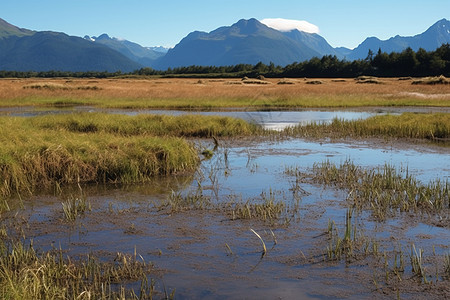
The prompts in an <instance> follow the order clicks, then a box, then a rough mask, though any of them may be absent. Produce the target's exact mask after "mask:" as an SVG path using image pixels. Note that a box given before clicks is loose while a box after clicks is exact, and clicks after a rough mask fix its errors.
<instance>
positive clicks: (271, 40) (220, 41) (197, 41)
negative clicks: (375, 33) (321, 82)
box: [155, 19, 320, 69]
mask: <svg viewBox="0 0 450 300" xmlns="http://www.w3.org/2000/svg"><path fill="white" fill-rule="evenodd" d="M314 56H320V54H319V53H318V52H317V51H315V50H313V49H311V48H309V47H308V46H306V45H304V44H301V43H299V42H297V41H295V40H293V39H291V38H289V37H287V36H285V35H284V34H283V33H281V32H279V31H277V30H275V29H272V28H269V27H267V26H266V25H264V24H262V23H260V22H259V21H257V20H256V19H250V20H240V21H239V22H237V23H235V24H233V25H231V26H229V27H228V26H227V27H220V28H218V29H216V30H214V31H211V32H210V33H206V32H199V31H195V32H192V33H190V34H189V35H188V36H186V37H185V38H184V39H182V40H181V42H180V43H179V44H177V45H176V46H175V48H173V49H170V50H169V51H168V52H167V54H166V55H165V56H164V57H163V58H161V59H160V60H159V61H157V63H156V65H155V66H156V67H157V68H160V69H166V68H168V67H172V68H173V67H180V66H190V65H202V66H208V65H214V66H224V65H236V64H241V63H244V64H256V63H258V62H260V61H261V62H263V63H266V64H269V63H270V62H273V63H274V64H276V65H287V64H290V63H292V62H294V61H303V60H307V59H310V58H312V57H314Z"/></svg>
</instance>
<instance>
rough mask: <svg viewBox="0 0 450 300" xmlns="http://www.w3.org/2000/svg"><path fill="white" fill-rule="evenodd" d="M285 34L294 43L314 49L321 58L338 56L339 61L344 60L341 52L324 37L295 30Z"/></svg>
mask: <svg viewBox="0 0 450 300" xmlns="http://www.w3.org/2000/svg"><path fill="white" fill-rule="evenodd" d="M283 34H284V35H285V36H287V37H289V38H291V39H293V40H294V41H297V42H298V43H300V44H303V45H306V46H308V47H309V48H311V49H313V50H314V51H316V52H317V53H319V56H324V55H336V56H337V57H338V58H339V59H342V58H344V56H345V55H344V54H343V53H341V51H339V50H338V49H335V48H333V47H332V46H331V45H330V44H328V42H327V41H326V40H325V39H324V38H323V37H321V36H320V35H318V34H316V33H307V32H304V31H299V30H297V29H294V30H291V31H288V32H283Z"/></svg>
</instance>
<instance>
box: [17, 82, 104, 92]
mask: <svg viewBox="0 0 450 300" xmlns="http://www.w3.org/2000/svg"><path fill="white" fill-rule="evenodd" d="M23 88H24V89H34V90H49V91H58V90H62V91H69V90H85V91H89V90H90V91H98V90H101V89H102V88H100V87H98V86H95V85H85V86H67V85H64V84H59V83H36V84H30V85H24V86H23Z"/></svg>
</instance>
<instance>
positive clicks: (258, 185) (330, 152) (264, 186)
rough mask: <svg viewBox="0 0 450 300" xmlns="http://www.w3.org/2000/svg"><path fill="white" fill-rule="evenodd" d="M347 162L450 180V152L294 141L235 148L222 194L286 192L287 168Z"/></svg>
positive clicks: (364, 144) (206, 165)
mask: <svg viewBox="0 0 450 300" xmlns="http://www.w3.org/2000/svg"><path fill="white" fill-rule="evenodd" d="M347 159H349V160H350V161H352V162H353V163H354V164H355V165H360V166H363V167H383V166H384V165H385V164H388V165H391V166H393V167H395V168H396V169H397V170H400V169H403V172H404V173H406V168H407V169H408V172H409V174H411V175H413V176H414V177H415V178H417V179H418V180H420V181H422V182H424V183H428V182H430V181H432V180H437V179H439V180H441V181H444V182H445V181H446V180H448V179H449V177H450V153H436V152H433V151H432V150H429V151H424V150H423V149H422V150H421V151H416V150H413V149H399V148H391V146H388V145H387V146H386V147H383V146H380V147H374V146H373V145H372V144H367V143H364V142H353V143H351V144H350V143H322V144H321V143H317V142H307V141H303V140H298V139H293V140H289V141H282V142H263V143H259V144H256V145H254V146H250V147H247V148H231V149H230V153H229V154H228V161H229V168H230V174H231V175H229V176H228V177H223V178H220V190H221V193H222V194H229V193H233V194H237V195H243V196H244V197H248V196H257V195H258V193H261V191H263V190H265V191H267V190H268V189H269V188H272V189H277V190H280V189H283V190H284V189H288V188H289V187H290V186H291V184H292V183H291V182H289V178H288V177H287V176H283V172H284V170H285V167H299V168H300V170H303V171H305V172H306V171H307V168H310V167H312V166H313V164H314V163H320V162H323V161H326V160H329V161H331V162H333V163H335V164H337V165H339V164H341V163H343V162H344V161H345V160H347ZM212 163H213V164H214V159H213V162H212ZM203 168H204V169H205V170H206V171H208V168H210V166H209V165H208V163H205V164H204V166H203ZM219 173H220V172H219ZM220 174H222V173H220ZM220 174H219V175H220ZM221 176H223V175H221ZM291 181H292V180H291ZM205 184H207V182H206V183H205Z"/></svg>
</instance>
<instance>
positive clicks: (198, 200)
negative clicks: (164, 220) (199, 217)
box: [161, 189, 211, 213]
mask: <svg viewBox="0 0 450 300" xmlns="http://www.w3.org/2000/svg"><path fill="white" fill-rule="evenodd" d="M210 206H211V199H210V198H209V197H207V196H205V195H203V191H202V190H201V189H197V191H196V192H188V193H187V194H186V195H183V194H182V193H181V192H174V191H172V193H171V194H170V196H169V197H168V199H167V200H166V202H165V203H164V204H163V205H162V206H161V208H162V207H168V208H169V209H170V212H171V213H174V212H180V211H186V210H205V209H207V208H209V207H210Z"/></svg>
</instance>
